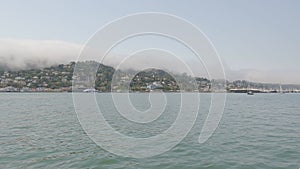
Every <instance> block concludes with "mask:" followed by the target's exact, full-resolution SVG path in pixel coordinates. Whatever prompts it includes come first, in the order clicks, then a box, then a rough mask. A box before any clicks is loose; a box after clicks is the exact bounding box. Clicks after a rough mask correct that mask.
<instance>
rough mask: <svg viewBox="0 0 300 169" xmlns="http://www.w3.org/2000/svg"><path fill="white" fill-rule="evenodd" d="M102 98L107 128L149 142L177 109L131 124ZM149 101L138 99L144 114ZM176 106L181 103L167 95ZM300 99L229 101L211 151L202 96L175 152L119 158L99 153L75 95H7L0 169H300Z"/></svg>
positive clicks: (231, 97) (0, 121) (239, 97)
mask: <svg viewBox="0 0 300 169" xmlns="http://www.w3.org/2000/svg"><path fill="white" fill-rule="evenodd" d="M106 95H107V94H97V98H98V100H99V105H100V106H101V107H102V108H103V110H105V111H104V112H105V113H104V115H105V117H106V118H107V120H108V121H109V122H110V124H111V126H113V127H114V128H115V129H116V130H118V131H119V132H122V133H124V134H127V135H131V136H135V137H149V136H152V135H156V134H158V133H160V132H162V131H164V130H165V129H167V128H168V127H169V126H170V125H171V122H172V121H173V120H174V119H175V118H176V113H174V112H175V109H176V107H177V106H178V105H172V100H171V101H170V102H169V103H170V105H169V106H168V105H167V107H166V109H165V113H164V114H163V115H162V116H161V118H159V119H158V120H157V121H155V123H152V124H151V125H147V124H146V125H141V124H131V122H129V121H126V120H125V119H123V118H121V117H120V116H119V115H118V114H117V113H116V112H115V110H114V109H113V106H112V104H111V103H110V102H108V101H107V100H106V99H105V98H106V97H107V96H106ZM143 95H144V94H132V95H131V97H132V100H136V101H133V102H136V106H137V108H138V109H146V108H148V107H149V103H148V102H143V100H144V99H142V98H145V97H144V96H143ZM168 95H169V96H170V98H171V99H172V98H173V99H174V100H175V99H176V97H173V96H172V95H174V96H175V95H176V94H168ZM299 101H300V95H297V94H284V95H281V94H256V95H254V96H247V95H246V94H228V95H227V102H226V106H225V111H224V114H223V118H222V120H221V123H220V125H219V127H218V129H217V130H216V132H215V133H214V135H213V136H212V137H211V138H210V139H209V140H208V141H207V142H205V143H204V144H199V143H198V137H199V134H200V131H201V128H202V125H203V122H204V120H205V118H206V114H207V111H208V108H209V106H208V105H209V103H210V96H209V95H208V94H201V103H202V104H201V106H200V108H201V109H200V112H199V116H198V119H197V121H196V123H195V126H194V127H193V128H192V130H191V132H190V133H189V134H188V135H187V137H186V138H185V139H184V140H183V141H182V142H181V143H180V144H179V145H177V146H176V147H175V148H173V149H172V150H170V151H168V152H166V153H164V154H161V155H158V156H154V157H151V158H145V159H133V158H125V157H119V156H116V155H114V154H111V153H109V152H107V151H105V150H104V149H102V148H101V147H99V146H97V145H96V144H95V143H94V142H93V141H92V140H91V139H89V137H88V136H87V135H86V134H85V132H84V131H83V129H82V128H81V126H80V124H79V122H78V120H77V116H76V113H75V110H74V107H73V102H72V95H71V94H67V93H57V94H36V93H31V94H20V93H1V94H0V129H1V130H0V150H1V151H0V168H211V169H212V168H220V169H223V168H285V169H286V168H291V169H292V168H296V169H298V168H299V167H300V104H299Z"/></svg>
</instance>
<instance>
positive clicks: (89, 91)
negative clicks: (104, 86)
mask: <svg viewBox="0 0 300 169" xmlns="http://www.w3.org/2000/svg"><path fill="white" fill-rule="evenodd" d="M96 91H97V90H96V89H94V88H89V89H85V90H83V92H85V93H94V92H96Z"/></svg>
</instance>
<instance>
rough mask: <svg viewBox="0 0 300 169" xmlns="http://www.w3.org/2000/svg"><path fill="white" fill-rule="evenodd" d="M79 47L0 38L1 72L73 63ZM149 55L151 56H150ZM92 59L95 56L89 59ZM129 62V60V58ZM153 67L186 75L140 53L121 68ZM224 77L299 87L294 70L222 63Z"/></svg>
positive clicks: (200, 71)
mask: <svg viewBox="0 0 300 169" xmlns="http://www.w3.org/2000/svg"><path fill="white" fill-rule="evenodd" d="M82 47H83V46H82V45H80V44H75V43H70V42H65V41H58V40H25V39H0V70H21V69H30V68H43V67H48V66H52V65H56V64H62V63H63V64H64V63H69V62H70V61H76V60H77V57H78V55H79V54H80V51H81V49H82ZM150 55H151V57H150ZM124 57H125V55H115V54H111V55H110V57H109V59H105V60H104V62H103V63H104V64H108V65H111V66H114V67H115V66H117V65H118V64H119V62H120V61H121V60H122V58H124ZM89 59H95V60H97V58H96V57H92V56H91V57H90V58H89ZM129 60H130V59H129ZM151 65H156V66H158V67H161V68H165V69H167V70H169V71H172V72H176V73H184V72H187V69H186V67H184V66H183V64H182V63H181V62H180V61H176V60H174V58H170V57H169V55H167V54H165V55H162V53H155V52H153V53H145V54H144V55H143V54H141V55H140V57H139V58H138V59H131V61H130V62H128V63H125V64H124V65H122V66H120V68H124V69H130V68H133V69H135V68H136V69H140V70H142V69H143V68H144V67H148V66H151ZM189 65H190V66H191V67H192V69H193V70H196V75H197V76H206V75H207V73H206V72H205V69H204V67H203V66H202V65H200V64H198V63H196V62H194V61H190V63H189ZM224 67H225V72H226V78H227V79H228V80H231V81H232V80H238V79H242V80H249V81H255V82H270V83H293V84H299V83H300V78H299V71H297V70H288V69H282V70H257V69H244V70H232V69H231V68H230V66H228V65H226V64H224Z"/></svg>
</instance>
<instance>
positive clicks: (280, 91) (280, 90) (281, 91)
mask: <svg viewBox="0 0 300 169" xmlns="http://www.w3.org/2000/svg"><path fill="white" fill-rule="evenodd" d="M279 93H281V94H284V92H283V90H282V86H281V85H280V87H279Z"/></svg>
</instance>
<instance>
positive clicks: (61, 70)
mask: <svg viewBox="0 0 300 169" xmlns="http://www.w3.org/2000/svg"><path fill="white" fill-rule="evenodd" d="M91 65H92V66H91ZM75 66H77V68H79V69H82V70H84V69H86V68H91V67H93V66H97V68H98V69H97V72H96V77H94V79H92V80H94V81H93V82H92V83H90V82H89V81H91V80H90V79H89V77H88V76H86V75H84V74H82V75H78V74H76V75H75V74H74V69H75ZM113 77H114V81H115V83H112V81H113ZM74 79H76V82H79V83H72V82H73V80H74ZM175 79H176V80H175ZM177 79H180V81H181V82H182V83H181V84H178V83H177ZM87 81H88V82H87ZM128 81H130V84H128ZM191 81H194V82H195V84H196V87H190V86H192V85H191V84H189V83H190V82H191ZM91 84H92V85H91ZM128 86H129V91H131V92H150V91H156V90H160V91H163V92H182V86H183V88H184V92H229V93H247V92H249V91H251V92H253V93H300V85H288V84H268V83H255V82H249V81H245V80H236V81H233V82H230V81H227V80H209V79H207V78H202V77H191V76H189V75H187V74H185V73H184V74H176V75H171V74H170V73H167V72H166V71H164V70H159V69H149V70H145V71H141V72H138V73H134V72H133V71H129V70H128V71H124V70H122V71H121V70H115V69H114V68H113V67H110V66H106V65H103V64H100V63H97V62H95V61H84V62H77V63H75V62H70V63H69V64H60V65H56V66H51V67H47V68H42V69H30V70H18V71H13V70H10V71H8V70H0V92H72V91H76V92H124V91H128Z"/></svg>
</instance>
